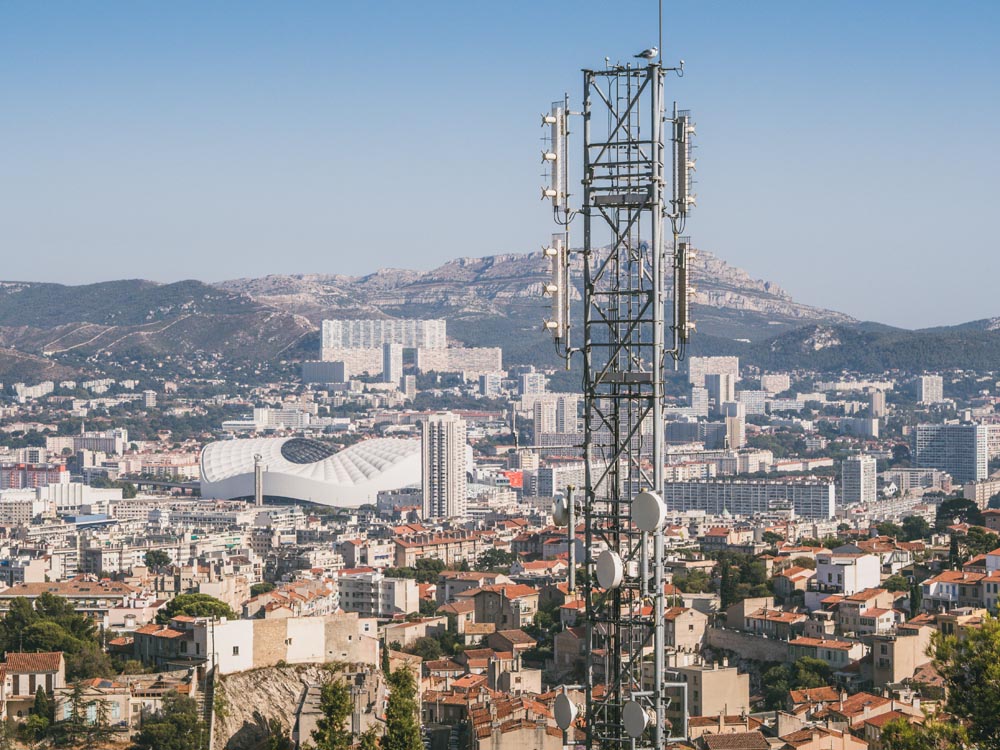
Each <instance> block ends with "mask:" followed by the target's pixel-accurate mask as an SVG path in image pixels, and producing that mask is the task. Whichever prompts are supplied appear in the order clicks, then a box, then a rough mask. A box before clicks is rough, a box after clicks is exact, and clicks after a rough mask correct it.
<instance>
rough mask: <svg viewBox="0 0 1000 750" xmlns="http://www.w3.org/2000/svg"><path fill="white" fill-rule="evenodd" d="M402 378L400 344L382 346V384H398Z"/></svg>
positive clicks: (401, 351) (401, 349)
mask: <svg viewBox="0 0 1000 750" xmlns="http://www.w3.org/2000/svg"><path fill="white" fill-rule="evenodd" d="M401 377H403V347H402V345H401V344H382V382H383V383H398V382H399V379H400V378H401Z"/></svg>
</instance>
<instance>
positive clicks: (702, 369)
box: [688, 357, 740, 385]
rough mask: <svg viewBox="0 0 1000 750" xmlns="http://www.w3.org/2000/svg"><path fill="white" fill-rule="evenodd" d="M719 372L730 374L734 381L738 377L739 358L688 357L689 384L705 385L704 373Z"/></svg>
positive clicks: (714, 373) (713, 373)
mask: <svg viewBox="0 0 1000 750" xmlns="http://www.w3.org/2000/svg"><path fill="white" fill-rule="evenodd" d="M719 373H726V374H729V375H732V376H733V382H734V383H735V382H736V381H737V380H739V379H740V358H739V357H688V382H689V383H690V384H691V385H705V376H706V375H716V374H719Z"/></svg>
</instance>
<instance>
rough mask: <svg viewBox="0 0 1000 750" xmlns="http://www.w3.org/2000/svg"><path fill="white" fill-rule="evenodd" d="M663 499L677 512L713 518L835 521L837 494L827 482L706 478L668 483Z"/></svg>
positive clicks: (812, 479)
mask: <svg viewBox="0 0 1000 750" xmlns="http://www.w3.org/2000/svg"><path fill="white" fill-rule="evenodd" d="M663 500H664V502H665V503H666V504H667V507H668V508H669V509H670V510H671V511H673V512H678V513H683V512H686V511H692V510H695V511H697V510H701V511H705V512H706V513H709V514H712V515H723V514H725V513H731V514H732V515H734V516H753V515H757V514H765V513H774V512H777V511H794V512H795V515H797V516H803V517H805V518H833V516H834V514H835V512H836V494H835V491H834V485H833V482H832V481H830V480H827V479H819V478H811V479H754V480H748V479H743V480H740V479H733V480H730V479H707V480H700V481H690V482H666V483H664V486H663Z"/></svg>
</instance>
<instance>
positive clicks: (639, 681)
mask: <svg viewBox="0 0 1000 750" xmlns="http://www.w3.org/2000/svg"><path fill="white" fill-rule="evenodd" d="M637 57H639V58H641V59H640V61H639V62H638V63H635V64H610V63H608V64H606V66H605V67H604V68H603V69H595V70H584V71H583V102H582V108H581V110H580V111H578V112H571V111H570V108H569V99H568V97H567V98H565V99H564V100H563V101H561V102H557V103H556V104H554V105H553V106H552V109H551V111H550V113H549V114H547V115H545V116H544V117H543V125H546V126H548V127H550V128H551V135H550V137H549V139H548V140H549V143H548V148H547V149H546V150H545V151H544V152H543V155H542V159H543V162H544V163H545V164H546V165H547V167H548V170H549V176H550V180H549V184H548V186H547V187H546V188H544V189H543V198H548V199H550V200H551V202H552V206H553V212H554V215H555V219H556V221H557V222H558V223H559V224H560V225H561V227H562V228H563V229H562V231H561V232H560V233H559V234H557V235H554V237H553V241H552V243H551V244H550V245H549V246H548V247H546V248H545V251H544V252H545V255H546V256H547V257H548V258H550V260H551V264H552V265H551V273H552V276H551V279H550V281H549V282H548V283H547V284H546V286H545V292H546V294H548V295H550V296H551V297H552V311H551V314H550V317H549V318H548V319H547V320H546V321H545V328H546V329H547V330H548V331H550V332H551V334H552V335H553V337H554V339H555V342H556V346H557V349H558V351H559V352H560V354H561V355H562V356H563V357H565V358H566V359H567V361H568V360H569V359H570V358H572V357H573V356H578V357H579V359H580V362H581V364H582V367H583V391H584V408H585V426H584V441H583V448H584V456H585V460H586V486H585V487H583V488H581V489H582V491H581V492H578V493H577V494H576V497H575V498H574V493H573V489H574V488H567V493H566V495H567V497H566V498H565V499H563V498H560V499H559V500H558V501H557V505H556V508H555V513H554V516H555V520H556V522H557V523H559V524H561V525H566V526H567V527H568V533H569V536H570V544H569V549H570V550H571V551H573V550H575V544H574V541H573V540H574V538H575V534H576V531H577V530H576V523H577V520H576V519H577V518H579V516H581V515H582V517H583V540H582V541H583V549H584V553H583V554H584V559H583V560H580V561H578V562H579V564H581V565H583V566H584V569H585V570H586V572H587V575H586V576H584V577H583V578H582V580H581V581H580V587H579V588H580V590H581V594H582V596H583V598H584V600H585V603H586V633H587V635H586V637H587V643H586V644H585V647H586V675H585V679H584V681H583V682H584V684H583V686H582V687H580V688H579V689H582V691H583V693H584V694H585V696H586V705H585V706H580V707H579V708H578V707H577V706H576V705H574V704H573V703H572V702H571V700H570V698H569V696H568V694H567V693H566V691H565V690H564V691H563V693H562V694H561V695H560V696H559V698H558V699H557V701H556V718H557V721H558V722H559V724H560V726H562V727H563V728H564V729H567V728H568V727H569V726H570V725H573V724H574V720H575V717H576V715H577V712H578V710H582V711H584V712H585V715H584V718H583V721H582V722H580V725H582V731H583V732H584V737H585V739H584V740H583V743H584V744H586V745H587V747H588V748H602V749H603V748H621V749H622V750H624V749H625V748H628V750H633V749H634V748H653V749H655V750H662V748H664V747H665V746H666V744H667V743H668V742H671V741H677V740H680V739H683V738H685V736H686V734H687V696H686V692H685V686H684V684H683V683H679V682H677V681H676V677H675V678H674V681H671V679H670V677H671V675H670V672H669V670H668V667H667V664H666V648H665V637H664V635H665V634H664V612H665V610H666V608H667V601H666V597H665V592H664V588H665V585H664V575H663V570H664V529H663V524H664V519H665V515H666V510H665V506H664V504H663V501H662V499H661V493H662V489H663V478H664V477H663V474H664V458H665V456H664V421H663V406H664V402H663V388H664V373H665V370H666V368H667V366H668V364H669V366H671V367H672V368H673V367H675V366H676V362H677V361H678V360H680V359H681V358H682V357H683V356H684V349H685V346H686V344H687V342H688V338H689V334H690V332H691V330H693V324H692V323H691V321H690V320H689V316H688V297H689V288H688V259H689V253H690V252H691V251H690V250H689V241H688V239H687V237H683V236H682V234H683V232H684V228H685V227H684V224H685V220H686V218H687V215H688V212H689V210H690V208H691V207H692V206H693V205H694V202H695V198H694V196H693V195H692V194H691V183H692V180H691V176H692V172H693V170H694V161H693V159H692V155H691V149H692V144H691V139H692V136H693V135H694V126H693V124H692V122H691V119H690V115H689V113H688V112H686V111H678V110H677V108H676V106H674V107H673V108H672V109H671V110H670V112H669V113H668V112H667V109H666V107H665V103H664V102H665V100H664V81H665V78H666V76H667V74H668V73H676V74H677V75H678V76H682V75H683V70H684V68H683V61H682V62H681V63H680V65H679V66H678V67H676V68H664V67H663V65H662V61H661V58H660V57H659V56H658V50H657V49H652V50H647V51H646V52H644V53H641V54H640V55H638V56H637ZM570 117H578V118H579V121H580V122H581V126H582V131H583V152H582V174H581V179H580V182H581V184H582V196H581V198H580V201H579V206H578V208H575V209H571V208H570V198H571V195H570V194H569V192H568V191H569V169H568V154H569V149H568V146H567V143H568V138H569V128H568V122H569V118H570ZM668 153H669V156H668ZM577 217H579V218H580V220H581V223H582V233H583V247H582V249H580V250H575V251H571V250H570V243H569V226H570V224H571V222H573V221H574V219H576V218H577ZM668 224H669V230H667V231H665V229H666V227H667V225H668ZM667 235H669V238H670V242H669V243H668V242H667ZM571 271H572V272H573V275H577V278H580V277H582V298H583V299H582V318H583V319H582V324H581V326H580V330H579V333H577V331H576V329H574V328H573V327H572V326H571V321H570V309H571V306H570V301H571V294H570V293H571V290H572V288H573V287H572V286H571V283H570V282H571ZM668 278H669V279H670V282H669V283H668V281H667V280H668ZM668 287H669V289H668ZM671 299H672V303H671ZM668 305H670V309H671V315H670V319H669V320H668V318H667V310H668ZM571 332H572V333H573V337H572V338H573V339H577V338H578V339H579V340H578V341H574V342H571V336H570V334H571ZM573 344H575V346H574V345H573ZM572 554H573V553H572V552H571V555H572ZM573 562H574V560H573V558H572V557H571V566H570V567H571V570H572V569H573V568H574V565H573ZM574 584H575V580H574V579H573V578H571V580H570V586H571V587H573V586H574ZM577 736H579V735H577Z"/></svg>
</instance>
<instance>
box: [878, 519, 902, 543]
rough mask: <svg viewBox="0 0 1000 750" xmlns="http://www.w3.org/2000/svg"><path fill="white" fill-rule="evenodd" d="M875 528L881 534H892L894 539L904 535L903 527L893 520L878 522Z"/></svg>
mask: <svg viewBox="0 0 1000 750" xmlns="http://www.w3.org/2000/svg"><path fill="white" fill-rule="evenodd" d="M875 530H876V531H877V532H878V533H879V536H891V537H892V538H893V539H899V538H901V537H902V536H903V527H902V526H897V525H896V524H894V523H893V522H892V521H882V522H881V523H878V524H876V525H875Z"/></svg>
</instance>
